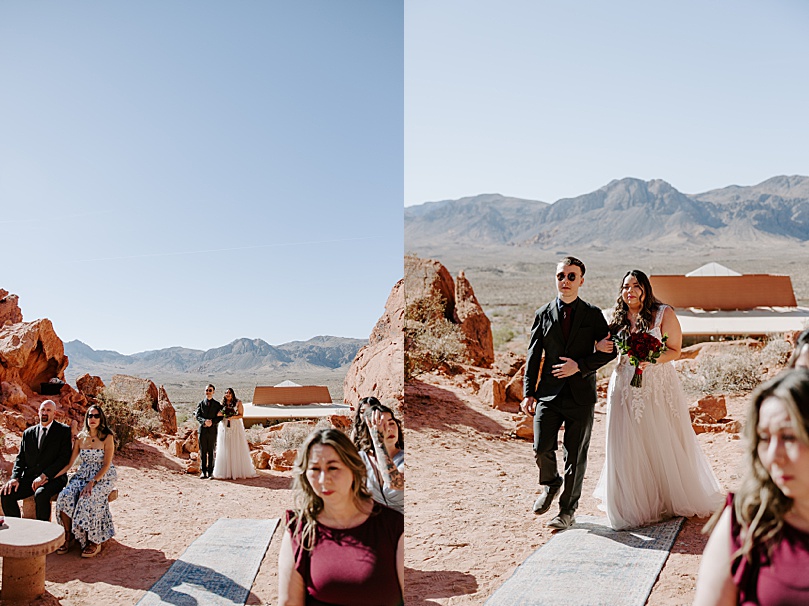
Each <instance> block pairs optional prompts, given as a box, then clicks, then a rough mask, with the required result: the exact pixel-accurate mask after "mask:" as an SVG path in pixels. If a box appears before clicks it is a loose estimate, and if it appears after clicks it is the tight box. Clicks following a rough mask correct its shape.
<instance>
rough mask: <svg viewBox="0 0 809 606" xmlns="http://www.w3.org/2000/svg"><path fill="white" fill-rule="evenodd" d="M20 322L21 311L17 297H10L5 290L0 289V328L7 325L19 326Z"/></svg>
mask: <svg viewBox="0 0 809 606" xmlns="http://www.w3.org/2000/svg"><path fill="white" fill-rule="evenodd" d="M20 322H22V310H21V309H20V305H19V297H18V296H17V295H10V294H9V293H8V291H7V290H3V289H2V288H0V328H2V327H3V326H6V325H7V324H19V323H20Z"/></svg>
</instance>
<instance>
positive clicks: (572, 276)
mask: <svg viewBox="0 0 809 606" xmlns="http://www.w3.org/2000/svg"><path fill="white" fill-rule="evenodd" d="M578 277H579V276H577V275H576V274H575V273H573V272H572V271H571V272H570V273H569V274H565V273H561V272H560V273H558V274H556V279H557V280H558V281H559V282H561V281H562V280H564V279H565V278H567V280H568V282H575V281H576V279H577V278H578Z"/></svg>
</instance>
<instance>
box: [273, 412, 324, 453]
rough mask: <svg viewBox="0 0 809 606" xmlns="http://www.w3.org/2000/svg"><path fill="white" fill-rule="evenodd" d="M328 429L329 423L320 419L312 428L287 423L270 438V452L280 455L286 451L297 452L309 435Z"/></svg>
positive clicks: (300, 424) (310, 426)
mask: <svg viewBox="0 0 809 606" xmlns="http://www.w3.org/2000/svg"><path fill="white" fill-rule="evenodd" d="M329 427H331V423H330V422H329V420H328V419H320V420H319V421H318V422H317V423H316V424H315V425H314V426H312V425H304V424H302V423H287V424H285V425H284V426H283V427H282V428H281V429H280V430H279V431H275V432H273V433H272V435H271V436H270V440H269V446H270V451H271V452H274V453H282V452H284V451H286V450H297V449H298V447H299V446H300V445H301V444H303V442H304V440H306V437H307V436H308V435H309V434H310V433H312V432H313V431H315V430H316V429H327V428H329Z"/></svg>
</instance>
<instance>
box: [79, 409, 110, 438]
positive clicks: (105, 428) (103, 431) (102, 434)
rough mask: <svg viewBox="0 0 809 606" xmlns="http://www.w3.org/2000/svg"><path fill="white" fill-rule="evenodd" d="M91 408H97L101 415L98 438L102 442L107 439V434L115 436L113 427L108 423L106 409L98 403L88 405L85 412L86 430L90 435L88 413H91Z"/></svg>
mask: <svg viewBox="0 0 809 606" xmlns="http://www.w3.org/2000/svg"><path fill="white" fill-rule="evenodd" d="M91 410H96V411H97V412H98V414H100V415H101V418H100V419H99V423H98V429H97V431H98V439H99V440H101V441H102V442H103V441H104V440H106V439H107V436H114V434H113V433H112V429H110V426H109V425H108V424H107V415H105V414H104V411H103V410H101V407H100V406H99V405H98V404H91V405H90V406H88V407H87V411H86V412H85V413H84V432H85V433H86V434H87V435H88V436H89V435H90V423H89V417H88V416H87V415H89V414H90V411H91Z"/></svg>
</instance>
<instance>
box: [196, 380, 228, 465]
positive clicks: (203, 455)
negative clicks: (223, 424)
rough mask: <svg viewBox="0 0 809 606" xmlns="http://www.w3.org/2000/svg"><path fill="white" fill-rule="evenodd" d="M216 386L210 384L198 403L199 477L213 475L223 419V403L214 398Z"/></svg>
mask: <svg viewBox="0 0 809 606" xmlns="http://www.w3.org/2000/svg"><path fill="white" fill-rule="evenodd" d="M214 391H216V388H215V387H214V386H213V385H211V384H210V383H209V384H208V387H206V388H205V399H203V400H202V401H201V402H200V403H199V404H197V414H196V417H197V421H199V459H200V463H199V465H200V467H199V477H200V478H211V477H213V461H214V449H215V448H216V430H217V425H218V424H219V421H221V420H222V412H221V411H222V405H221V404H220V403H219V402H217V401H216V400H214V399H213V393H214Z"/></svg>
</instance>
